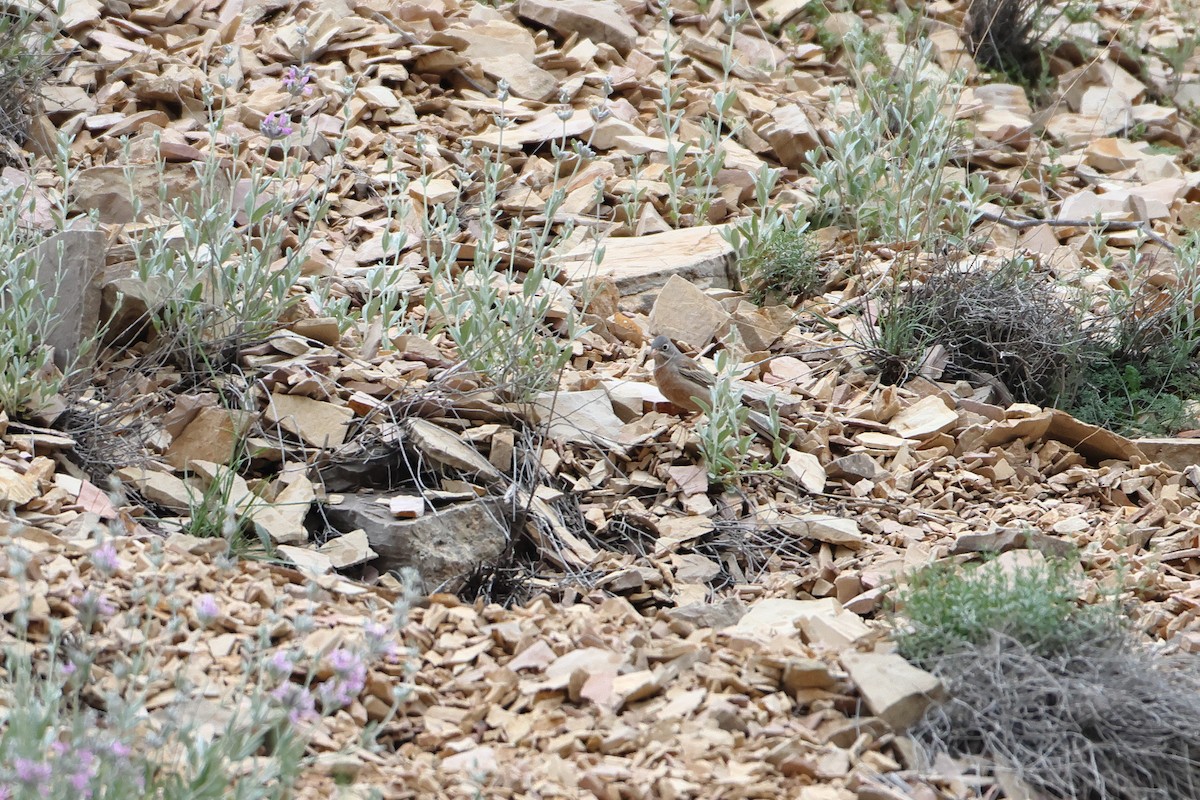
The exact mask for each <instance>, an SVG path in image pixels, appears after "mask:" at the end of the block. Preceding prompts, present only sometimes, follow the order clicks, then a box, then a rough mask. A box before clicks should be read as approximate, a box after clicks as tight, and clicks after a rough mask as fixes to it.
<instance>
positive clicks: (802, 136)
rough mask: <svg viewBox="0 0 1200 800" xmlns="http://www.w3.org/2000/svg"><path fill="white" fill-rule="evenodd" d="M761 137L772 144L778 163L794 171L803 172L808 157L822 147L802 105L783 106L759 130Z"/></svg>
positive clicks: (819, 138) (772, 113) (815, 129)
mask: <svg viewBox="0 0 1200 800" xmlns="http://www.w3.org/2000/svg"><path fill="white" fill-rule="evenodd" d="M758 134H759V135H760V136H762V137H763V138H764V139H766V140H767V141H768V142H770V144H771V148H772V149H773V150H774V151H775V155H776V157H777V158H778V159H779V162H780V163H781V164H783V165H784V166H785V167H790V168H791V169H803V168H804V166H805V165H806V164H808V153H809V151H811V150H817V149H819V148H820V147H821V137H820V134H819V133H818V132H817V128H816V126H815V125H813V123H812V120H810V119H809V117H808V114H807V113H806V112H805V110H804V109H803V108H802V107H800V106H799V105H789V106H780V107H778V108H776V109H775V110H774V111H773V112H771V116H770V118H769V119H768V120H767V121H766V122H764V123H763V124H762V125H760V126H759V128H758Z"/></svg>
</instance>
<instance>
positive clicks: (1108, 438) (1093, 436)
mask: <svg viewBox="0 0 1200 800" xmlns="http://www.w3.org/2000/svg"><path fill="white" fill-rule="evenodd" d="M1053 413H1054V418H1053V419H1052V420H1051V421H1050V427H1049V428H1048V429H1047V430H1046V435H1047V436H1048V437H1050V438H1051V439H1056V440H1058V441H1060V442H1063V443H1064V444H1069V445H1071V446H1072V447H1074V448H1075V451H1076V452H1077V453H1079V454H1080V455H1082V456H1083V457H1084V458H1086V459H1088V461H1089V462H1091V463H1093V464H1097V463H1099V462H1101V461H1105V460H1108V459H1116V460H1118V461H1129V460H1131V459H1133V458H1139V459H1141V460H1142V461H1147V460H1148V459H1147V458H1146V454H1145V453H1143V452H1142V451H1141V449H1139V448H1138V446H1137V444H1135V443H1134V442H1133V441H1132V440H1130V439H1126V438H1125V437H1124V436H1121V435H1120V434H1116V433H1113V432H1112V431H1109V430H1105V429H1104V428H1101V427H1098V426H1096V425H1089V424H1088V423H1086V422H1080V421H1079V420H1077V419H1075V418H1074V417H1072V416H1071V415H1070V414H1068V413H1067V412H1065V411H1059V410H1057V409H1055V410H1054V412H1053Z"/></svg>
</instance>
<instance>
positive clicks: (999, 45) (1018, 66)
mask: <svg viewBox="0 0 1200 800" xmlns="http://www.w3.org/2000/svg"><path fill="white" fill-rule="evenodd" d="M1054 11H1055V4H1054V3H1051V2H1049V0H971V3H970V4H969V6H968V12H967V21H966V34H967V42H968V44H969V46H970V47H971V50H972V53H973V54H974V56H975V59H976V60H977V61H978V62H979V64H980V65H982V66H984V67H986V68H988V69H991V70H995V71H996V72H999V73H1001V74H1003V75H1005V76H1007V77H1008V78H1009V79H1010V80H1012V81H1013V82H1014V83H1017V84H1019V85H1021V86H1027V87H1033V86H1036V85H1037V84H1038V83H1040V82H1041V81H1042V80H1043V79H1044V78H1045V76H1046V61H1045V57H1044V56H1043V53H1044V52H1045V51H1046V50H1047V49H1048V48H1047V43H1046V41H1045V37H1046V33H1047V30H1048V29H1049V27H1050V24H1051V23H1052V22H1053V21H1054V20H1055V19H1057V16H1058V13H1061V12H1058V13H1053V14H1052V13H1051V12H1054Z"/></svg>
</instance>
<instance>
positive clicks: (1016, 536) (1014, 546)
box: [950, 528, 1075, 558]
mask: <svg viewBox="0 0 1200 800" xmlns="http://www.w3.org/2000/svg"><path fill="white" fill-rule="evenodd" d="M1074 548H1075V546H1074V545H1073V544H1072V543H1071V542H1068V541H1065V540H1063V539H1055V538H1054V537H1052V536H1047V535H1046V534H1044V533H1041V532H1039V531H1034V530H1029V529H1027V528H1001V529H1000V530H997V531H990V532H988V533H962V534H959V535H958V537H957V538H955V540H954V546H953V547H952V548H951V549H950V554H951V555H961V554H963V553H1007V552H1008V551H1010V550H1024V549H1030V550H1039V551H1041V552H1042V553H1045V554H1046V555H1051V556H1057V557H1059V558H1065V557H1066V556H1068V555H1070V554H1071V552H1072V551H1073V550H1074Z"/></svg>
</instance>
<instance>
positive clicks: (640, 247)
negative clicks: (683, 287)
mask: <svg viewBox="0 0 1200 800" xmlns="http://www.w3.org/2000/svg"><path fill="white" fill-rule="evenodd" d="M594 254H595V246H594V245H591V244H588V245H584V246H581V247H579V248H577V249H576V250H573V251H571V252H570V253H568V254H567V255H566V256H564V261H566V262H568V263H573V264H576V265H577V266H574V267H572V268H571V277H572V280H577V281H583V280H586V279H589V278H594V277H598V278H605V277H607V278H609V279H611V280H612V281H613V282H614V283H615V284H616V286H617V289H618V290H619V291H620V293H621V298H622V299H623V300H624V301H625V305H626V308H627V310H632V311H640V312H642V313H646V312H649V311H650V308H651V306H652V305H653V304H654V301H655V299H656V298H657V297H658V295H659V292H660V290H661V289H662V288H663V287H664V286H665V285H666V283H667V281H668V280H670V279H671V278H672V277H675V276H678V277H679V278H681V279H683V280H684V281H686V282H688V283H691V284H693V285H694V286H695V287H696V288H699V289H708V288H714V289H732V288H733V287H735V286H737V283H738V275H737V265H736V263H735V258H734V252H733V247H732V246H730V244H729V243H728V242H726V241H725V239H724V238H723V237H722V236H721V228H719V227H715V226H708V225H702V226H699V227H693V228H680V229H678V230H672V231H666V232H664V233H656V234H653V235H650V236H636V237H623V238H610V239H607V240H605V242H604V257H603V259H602V260H601V261H600V263H599V264H595V263H594V262H593V261H592V257H593V256H594Z"/></svg>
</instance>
